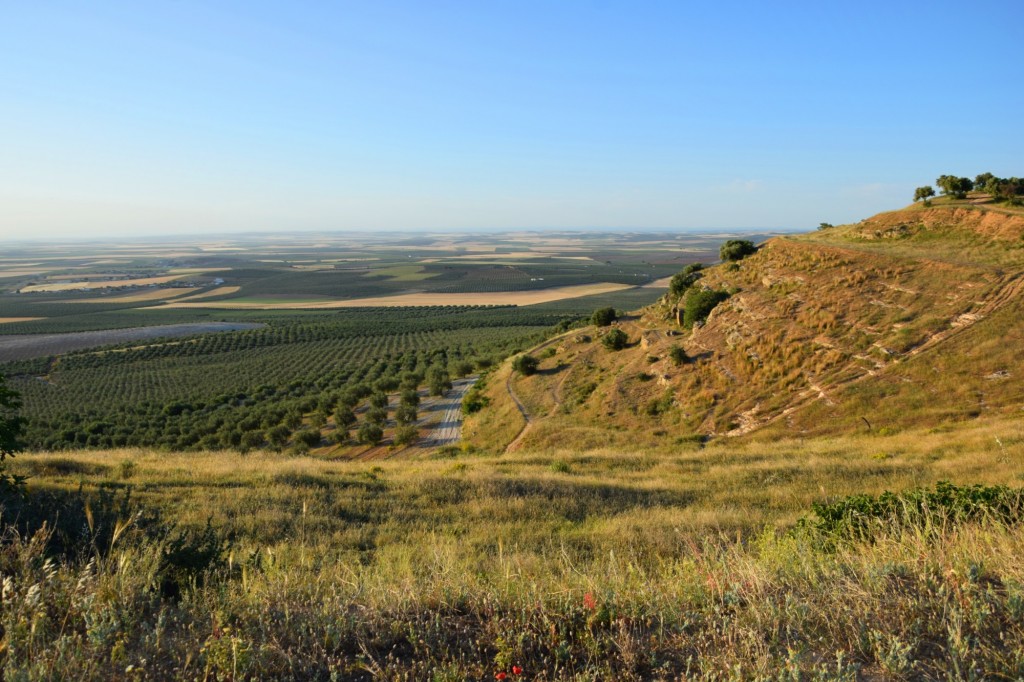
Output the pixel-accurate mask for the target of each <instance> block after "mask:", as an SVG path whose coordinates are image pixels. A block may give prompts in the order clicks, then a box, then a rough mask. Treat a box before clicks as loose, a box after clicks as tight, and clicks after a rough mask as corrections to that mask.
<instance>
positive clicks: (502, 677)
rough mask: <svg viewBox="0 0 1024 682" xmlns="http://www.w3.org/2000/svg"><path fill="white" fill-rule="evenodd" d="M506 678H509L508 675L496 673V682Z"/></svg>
mask: <svg viewBox="0 0 1024 682" xmlns="http://www.w3.org/2000/svg"><path fill="white" fill-rule="evenodd" d="M506 677H508V675H506V674H505V673H494V679H496V680H503V679H505V678H506Z"/></svg>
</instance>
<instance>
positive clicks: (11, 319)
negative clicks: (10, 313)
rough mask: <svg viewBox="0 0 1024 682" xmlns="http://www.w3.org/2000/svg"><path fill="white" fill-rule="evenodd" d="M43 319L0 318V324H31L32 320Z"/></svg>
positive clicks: (39, 318) (38, 318)
mask: <svg viewBox="0 0 1024 682" xmlns="http://www.w3.org/2000/svg"><path fill="white" fill-rule="evenodd" d="M42 319H43V318H42V317H0V324H7V323H9V322H31V321H32V320H42Z"/></svg>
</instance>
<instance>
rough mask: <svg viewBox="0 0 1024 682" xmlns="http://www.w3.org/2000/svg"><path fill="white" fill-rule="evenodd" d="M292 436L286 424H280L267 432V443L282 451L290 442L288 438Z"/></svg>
mask: <svg viewBox="0 0 1024 682" xmlns="http://www.w3.org/2000/svg"><path fill="white" fill-rule="evenodd" d="M290 435H291V431H290V430H289V429H288V427H287V426H285V425H284V424H278V425H277V426H275V427H274V428H272V429H270V430H269V431H267V441H269V442H270V444H271V445H273V446H274V447H275V448H277V449H278V450H280V449H281V448H282V447H284V444H285V443H287V442H288V436H290Z"/></svg>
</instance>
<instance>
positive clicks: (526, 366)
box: [512, 355, 540, 377]
mask: <svg viewBox="0 0 1024 682" xmlns="http://www.w3.org/2000/svg"><path fill="white" fill-rule="evenodd" d="M539 364H540V360H538V359H537V358H535V357H533V356H532V355H520V356H519V357H517V358H516V359H515V360H513V361H512V369H514V370H515V371H517V372H519V373H520V374H522V375H523V376H527V377H528V376H530V375H531V374H536V373H537V366H538V365H539Z"/></svg>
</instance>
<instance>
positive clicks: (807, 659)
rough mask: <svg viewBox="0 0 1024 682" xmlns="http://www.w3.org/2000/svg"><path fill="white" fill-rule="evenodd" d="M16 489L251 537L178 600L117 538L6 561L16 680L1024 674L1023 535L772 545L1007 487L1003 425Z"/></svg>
mask: <svg viewBox="0 0 1024 682" xmlns="http://www.w3.org/2000/svg"><path fill="white" fill-rule="evenodd" d="M997 439H998V440H997ZM126 462H130V463H131V464H130V465H129V464H126ZM15 465H16V471H18V472H20V473H27V474H31V475H33V476H34V477H35V478H34V479H33V483H32V490H34V491H37V492H38V491H41V490H43V489H44V488H53V487H56V488H58V489H63V490H67V491H73V490H76V489H77V488H78V486H79V485H83V486H84V490H85V493H86V495H95V494H96V493H95V491H96V490H97V488H98V486H100V485H105V486H108V487H110V486H115V487H123V486H126V485H131V486H133V487H134V497H135V498H136V500H137V501H139V502H142V503H144V504H145V505H147V506H150V507H158V508H162V509H164V510H165V514H167V515H168V516H170V517H171V518H175V519H177V520H178V521H179V522H181V523H184V524H186V525H190V526H193V527H200V526H202V525H203V524H204V523H205V522H206V519H207V518H208V517H212V520H213V523H214V525H215V527H218V528H222V529H231V530H233V531H235V532H237V533H238V534H239V539H238V542H237V544H236V545H235V547H234V550H233V552H232V554H231V559H230V562H229V564H228V565H227V566H225V567H224V568H222V569H221V570H219V571H218V572H216V573H214V574H212V575H210V576H209V577H208V578H207V581H206V582H205V583H201V582H199V583H195V584H192V585H191V586H189V585H186V586H185V592H184V594H183V596H182V599H181V600H180V601H174V600H166V599H161V598H160V596H159V591H154V589H153V585H154V584H155V582H154V581H156V583H157V584H158V583H159V578H158V577H157V576H158V575H159V571H160V570H161V569H160V566H161V562H160V559H159V557H160V556H161V555H160V553H159V547H158V546H154V545H152V544H147V543H146V542H145V541H141V540H137V539H135V538H134V536H133V535H132V532H131V531H130V530H128V531H125V533H124V536H123V538H122V539H120V540H119V541H117V542H116V544H115V545H114V547H113V550H114V551H112V552H110V553H109V554H106V553H105V551H104V552H97V556H96V558H93V560H92V561H91V563H88V564H86V562H85V561H83V562H81V563H75V562H71V563H68V564H66V565H60V564H53V563H49V564H48V563H46V562H44V561H43V559H42V557H41V555H40V552H41V550H40V547H39V545H38V541H36V542H35V543H33V542H31V541H22V542H9V543H7V544H5V545H4V546H3V550H2V553H0V564H2V566H3V570H4V574H5V576H7V578H6V583H5V585H6V587H5V600H4V602H3V606H2V607H0V609H2V611H0V613H2V616H3V625H4V632H5V639H4V643H5V645H6V647H5V656H6V666H7V667H6V669H7V670H8V671H9V674H18V675H20V676H23V677H25V678H27V679H33V678H53V677H62V676H63V677H66V676H68V675H73V676H75V677H76V678H77V679H129V678H132V676H133V675H136V674H140V675H142V676H143V677H155V678H161V679H163V678H167V679H195V678H201V677H206V678H209V679H217V678H220V679H249V678H264V679H266V678H294V679H331V678H332V677H333V678H334V679H344V680H370V679H425V680H463V679H493V677H494V675H495V674H496V673H497V672H499V671H511V669H512V666H513V665H515V666H517V667H521V668H522V669H524V672H525V675H524V678H525V679H532V680H595V679H602V680H603V679H616V680H675V679H707V680H712V679H843V680H854V679H904V678H915V679H916V678H924V679H933V678H939V677H942V676H943V675H947V674H950V671H953V673H952V675H953V677H955V678H957V679H961V678H966V677H968V671H973V672H971V674H972V675H974V676H975V678H976V679H989V678H1005V679H1015V678H1016V677H1018V676H1019V675H1020V674H1022V673H1024V625H1022V623H1024V610H1022V608H1021V603H1024V570H1022V564H1021V562H1020V561H1019V557H1020V554H1021V552H1024V532H1022V530H1021V529H1020V528H1019V527H1009V528H1007V527H1005V526H999V525H995V524H989V523H981V524H980V525H970V526H962V527H949V528H947V529H935V530H933V531H931V532H927V533H925V532H922V531H918V530H914V529H910V530H909V531H905V532H894V533H890V534H885V535H882V536H879V537H876V539H875V541H874V542H872V543H870V544H854V545H849V546H847V545H841V546H839V547H838V548H835V549H831V550H830V549H826V548H824V547H823V545H822V544H821V543H820V542H819V541H817V540H816V539H815V538H814V537H804V536H801V535H799V534H797V535H794V536H789V535H787V534H785V533H783V532H780V531H778V530H776V529H780V528H785V527H786V526H788V525H789V524H790V523H791V522H792V521H793V520H794V519H795V518H796V517H798V516H799V515H801V514H804V513H806V511H807V509H808V506H809V504H810V502H812V501H814V500H819V499H822V498H832V497H835V496H840V495H846V494H849V493H853V492H861V491H867V492H878V491H881V490H883V489H885V488H902V487H906V486H910V485H924V484H927V483H929V482H932V481H936V480H938V479H941V478H947V479H952V480H954V481H957V482H960V483H974V482H988V483H1007V482H1014V483H1017V484H1019V482H1020V481H1021V480H1024V433H1022V431H1021V427H1020V425H1019V423H1018V422H1017V421H1016V420H1006V421H994V422H991V423H985V424H981V423H976V424H972V425H969V426H964V427H962V428H960V429H958V430H956V431H955V432H949V433H928V432H919V433H915V434H908V435H903V436H895V437H866V436H864V437H856V438H846V439H838V440H830V441H807V442H801V441H799V440H791V441H776V442H757V441H747V442H737V441H730V442H724V443H722V444H720V445H718V444H716V445H713V446H711V447H708V448H705V449H697V448H696V447H694V446H686V447H677V448H667V449H665V450H663V451H661V452H650V451H633V452H622V451H618V452H612V451H607V452H602V453H587V454H578V453H573V452H572V451H569V450H564V451H559V452H550V453H536V452H533V453H526V452H519V453H517V454H516V455H514V456H512V455H509V456H497V457H495V456H463V457H461V458H459V459H455V460H451V459H441V460H419V461H406V462H401V463H390V462H383V463H379V464H378V463H373V466H371V465H370V464H360V463H351V462H332V461H324V460H319V459H315V458H310V457H287V456H282V455H271V454H250V455H248V456H240V455H236V454H233V453H206V454H177V453H156V452H149V451H112V452H82V453H73V454H67V455H57V454H45V455H44V454H25V455H22V456H19V457H18V458H17V460H15ZM33 494H35V493H33ZM95 499H96V498H95V497H94V500H95ZM766 526H768V527H769V528H771V530H768V531H766V530H764V529H765V527H766ZM140 670H141V671H142V672H141V673H140V672H138V671H140ZM957 670H960V671H961V673H956V671H957Z"/></svg>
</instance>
